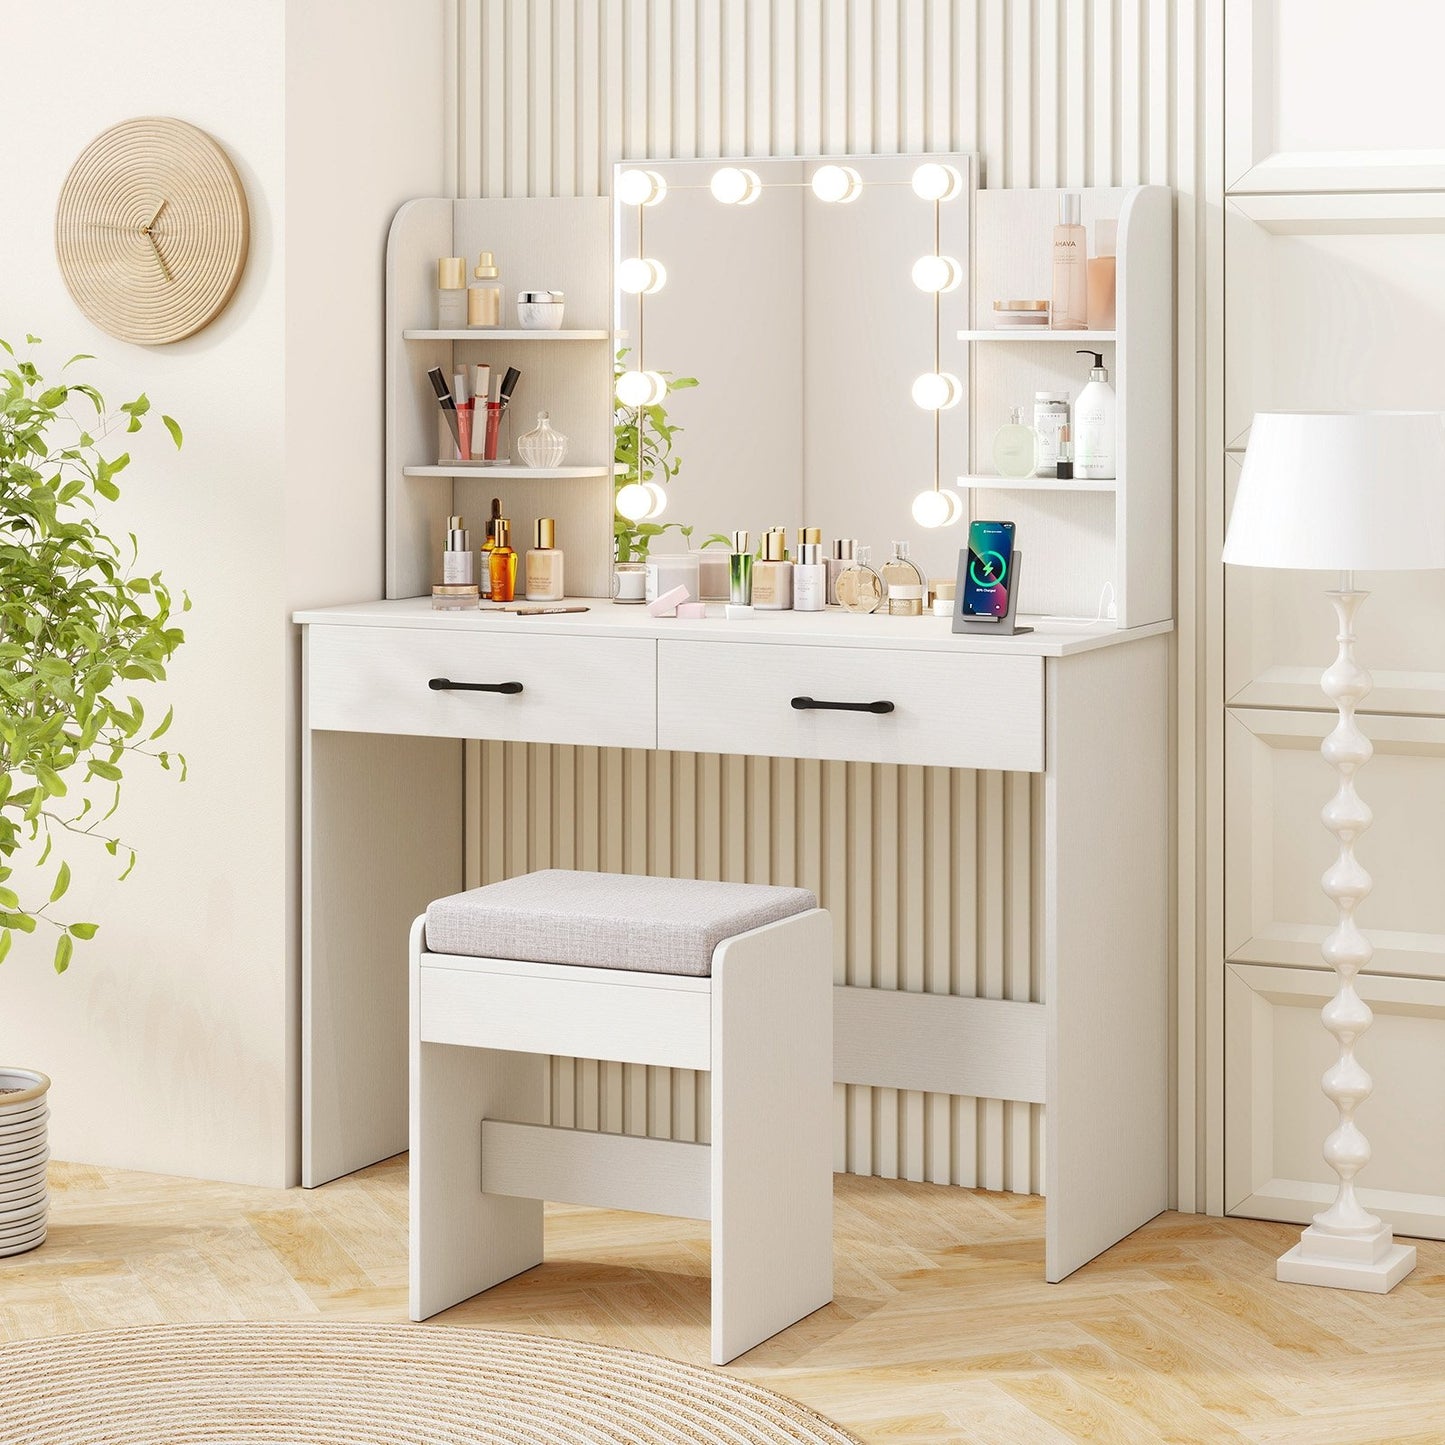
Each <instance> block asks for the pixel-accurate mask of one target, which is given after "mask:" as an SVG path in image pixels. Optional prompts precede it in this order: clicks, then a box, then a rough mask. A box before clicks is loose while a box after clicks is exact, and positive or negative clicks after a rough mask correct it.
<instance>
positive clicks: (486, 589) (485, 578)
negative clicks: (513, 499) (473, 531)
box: [478, 497, 502, 597]
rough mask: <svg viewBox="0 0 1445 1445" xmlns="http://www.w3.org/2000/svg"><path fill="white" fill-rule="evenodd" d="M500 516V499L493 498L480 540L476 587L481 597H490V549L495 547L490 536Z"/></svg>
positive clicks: (493, 539) (494, 539)
mask: <svg viewBox="0 0 1445 1445" xmlns="http://www.w3.org/2000/svg"><path fill="white" fill-rule="evenodd" d="M501 516H502V499H501V498H500V497H493V498H492V510H491V514H490V515H489V516H488V518H487V535H486V536H485V537H483V538H482V575H481V578H480V579H479V582H478V585H479V586H480V587H481V589H482V596H483V597H490V596H491V595H492V548H493V547H495V546H496V545H497V541H496V538H495V537H493V535H492V527H493V524H494V523H496V522H498V521H499V520H500V519H501Z"/></svg>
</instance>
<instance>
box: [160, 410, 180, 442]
mask: <svg viewBox="0 0 1445 1445" xmlns="http://www.w3.org/2000/svg"><path fill="white" fill-rule="evenodd" d="M161 420H162V421H163V422H164V423H165V424H166V430H167V431H168V432H170V434H171V440H172V441H173V442H174V443H175V444H176V450H177V451H180V449H181V440H182V438H181V424H180V423H179V422H178V421H177V420H176V419H175V417H173V416H167V415H166V414H165V413H164V412H162V413H161Z"/></svg>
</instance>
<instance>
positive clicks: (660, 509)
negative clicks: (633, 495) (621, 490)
mask: <svg viewBox="0 0 1445 1445" xmlns="http://www.w3.org/2000/svg"><path fill="white" fill-rule="evenodd" d="M642 490H643V491H644V492H646V493H647V494H648V497H649V498H650V505H649V507H648V509H647V515H646V516H645V517H643V519H642V520H643V521H644V522H648V521H651V520H652V518H654V517H660V516H661V515H662V514H663V513H664V512H665V511H666V510H667V493H666V492H664V491H663V490H662V487H661V486H660V485H659V484H658V483H657V482H643V484H642Z"/></svg>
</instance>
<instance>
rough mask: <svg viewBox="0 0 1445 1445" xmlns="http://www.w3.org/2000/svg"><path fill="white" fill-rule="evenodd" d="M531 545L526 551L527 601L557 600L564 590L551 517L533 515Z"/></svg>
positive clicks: (560, 555) (555, 534) (559, 556)
mask: <svg viewBox="0 0 1445 1445" xmlns="http://www.w3.org/2000/svg"><path fill="white" fill-rule="evenodd" d="M532 544H533V545H532V550H531V551H530V552H528V553H527V573H526V576H527V601H528V602H560V601H561V600H562V598H563V597H564V596H565V593H564V592H563V591H562V554H561V553H560V552H559V551H558V550H557V520H556V518H555V517H538V518H537V521H536V523H535V524H534V525H533V528H532Z"/></svg>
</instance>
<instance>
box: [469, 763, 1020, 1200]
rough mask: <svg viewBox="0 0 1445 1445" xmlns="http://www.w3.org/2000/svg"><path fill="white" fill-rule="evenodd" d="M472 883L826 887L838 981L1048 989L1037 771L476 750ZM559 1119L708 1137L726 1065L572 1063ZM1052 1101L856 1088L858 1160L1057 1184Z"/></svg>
mask: <svg viewBox="0 0 1445 1445" xmlns="http://www.w3.org/2000/svg"><path fill="white" fill-rule="evenodd" d="M468 777H469V779H470V780H471V788H472V795H471V798H470V800H469V801H470V803H471V808H470V809H469V813H470V816H471V819H472V824H471V827H470V836H469V846H468V850H467V873H468V879H469V882H470V884H472V885H475V884H478V883H490V882H493V881H495V880H497V879H500V878H505V877H510V876H512V875H514V874H517V873H525V872H527V871H529V870H531V869H535V868H549V867H550V868H582V869H602V870H605V871H609V872H622V873H651V874H658V875H663V876H668V877H680V878H711V879H721V880H724V881H730V882H744V883H763V882H773V883H784V884H793V885H797V886H800V887H804V888H811V889H813V890H814V892H816V893H817V894H818V897H819V901H820V902H821V903H822V905H823V906H824V907H825V908H827V909H829V910H830V911H831V913H832V914H833V920H834V960H833V967H834V978H835V981H836V982H838V983H847V984H852V985H854V986H859V987H871V988H887V989H907V990H910V991H913V992H918V993H938V994H958V995H963V996H965V997H971V998H1005V999H1018V1000H1025V1001H1027V1000H1038V999H1039V997H1040V994H1039V991H1038V990H1039V966H1038V954H1037V940H1038V938H1039V936H1040V935H1039V930H1038V928H1037V927H1036V919H1035V910H1036V898H1035V892H1034V888H1033V883H1032V879H1033V869H1032V852H1033V840H1034V836H1035V816H1034V815H1035V811H1036V807H1037V796H1036V790H1037V783H1036V781H1035V779H1034V778H1033V776H1032V775H1030V774H1027V773H980V772H966V771H962V770H954V769H947V768H921V767H901V766H889V765H884V764H871V763H834V762H817V761H806V760H805V761H795V760H793V759H790V758H751V757H750V758H744V757H730V756H719V755H717V754H713V753H665V752H642V751H624V750H621V749H616V748H585V747H562V746H550V745H546V744H525V743H491V742H488V743H478V744H474V745H472V747H471V748H470V750H469V767H468ZM552 1091H553V1092H552V1117H553V1120H554V1122H556V1123H559V1124H567V1125H571V1126H575V1127H580V1128H600V1129H607V1130H613V1131H622V1132H625V1133H635V1134H652V1135H657V1136H660V1137H669V1138H682V1139H705V1138H706V1137H707V1111H708V1104H707V1077H706V1075H701V1076H699V1075H695V1074H692V1073H690V1072H687V1071H684V1070H668V1069H656V1068H645V1067H642V1066H639V1065H623V1064H616V1063H605V1062H598V1061H597V1060H573V1059H557V1060H554V1061H553V1068H552ZM1041 1125H1042V1111H1041V1109H1040V1108H1039V1106H1036V1105H1028V1104H1015V1103H1007V1102H1004V1101H1001V1100H993V1099H967V1098H958V1097H952V1096H949V1095H944V1094H923V1093H913V1092H909V1091H906V1090H899V1089H883V1088H868V1087H864V1086H858V1085H854V1086H848V1087H845V1086H843V1085H839V1086H838V1087H837V1107H836V1115H835V1123H834V1127H835V1134H834V1158H835V1161H836V1164H837V1167H838V1168H839V1169H846V1170H849V1171H850V1172H853V1173H860V1174H880V1175H884V1176H886V1177H889V1178H895V1177H896V1178H903V1179H924V1180H930V1181H933V1182H935V1183H940V1184H963V1185H977V1186H980V1187H983V1188H987V1189H1009V1190H1015V1191H1019V1192H1023V1193H1037V1192H1039V1190H1040V1188H1041V1181H1042V1177H1043V1175H1042V1169H1041V1167H1040V1162H1041V1161H1040V1156H1039V1150H1040V1140H1041Z"/></svg>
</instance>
